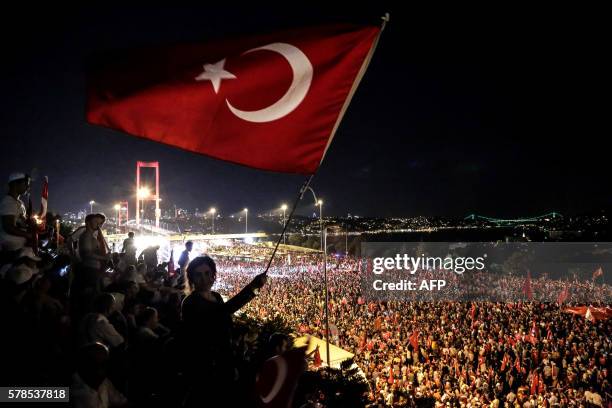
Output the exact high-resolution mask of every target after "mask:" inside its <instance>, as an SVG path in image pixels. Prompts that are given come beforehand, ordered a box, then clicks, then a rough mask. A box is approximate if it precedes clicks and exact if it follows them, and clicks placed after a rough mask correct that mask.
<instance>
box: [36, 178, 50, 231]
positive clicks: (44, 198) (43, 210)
mask: <svg viewBox="0 0 612 408" xmlns="http://www.w3.org/2000/svg"><path fill="white" fill-rule="evenodd" d="M48 200H49V178H48V177H47V176H45V178H44V179H43V184H42V192H41V195H40V213H39V214H38V218H39V219H40V221H41V228H40V229H42V230H44V229H45V224H46V217H47V202H48Z"/></svg>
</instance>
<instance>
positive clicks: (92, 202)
mask: <svg viewBox="0 0 612 408" xmlns="http://www.w3.org/2000/svg"><path fill="white" fill-rule="evenodd" d="M95 203H96V202H95V201H94V200H91V201H90V202H89V213H90V214H93V205H94V204H95Z"/></svg>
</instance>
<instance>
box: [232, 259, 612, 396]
mask: <svg viewBox="0 0 612 408" xmlns="http://www.w3.org/2000/svg"><path fill="white" fill-rule="evenodd" d="M308 265H310V266H309V267H307V271H305V272H300V273H296V274H293V275H287V276H282V277H277V278H275V279H272V280H271V281H270V283H269V285H268V286H267V287H266V288H264V289H263V291H262V294H261V295H260V296H259V297H258V298H257V299H256V300H255V301H254V302H251V303H250V304H249V305H247V306H246V311H247V313H248V314H250V315H252V316H256V317H258V318H260V319H268V318H273V317H277V316H281V317H282V318H284V319H287V320H288V321H289V322H290V324H291V325H292V326H293V327H294V328H295V329H296V331H297V332H299V333H304V334H305V333H309V334H312V335H315V336H318V337H325V326H324V315H323V310H324V299H325V297H324V289H323V276H322V269H323V268H322V267H321V265H320V264H317V263H316V259H312V260H311V261H310V262H309V263H308ZM229 267H230V268H231V265H229ZM361 273H362V272H360V266H359V262H358V261H357V260H355V259H348V258H347V259H343V260H339V261H336V262H334V263H332V264H330V265H328V280H329V285H328V286H329V292H330V301H329V310H330V323H331V324H330V327H331V329H330V337H331V341H332V342H333V343H335V344H337V345H338V346H340V347H342V348H344V349H346V350H348V351H350V352H352V353H354V354H355V358H356V362H357V363H358V365H359V366H360V368H361V369H362V370H363V373H364V375H365V376H366V378H367V379H368V381H369V383H370V388H371V392H370V395H369V399H370V400H371V402H372V403H373V404H380V405H387V406H404V405H406V404H408V405H410V404H415V403H416V402H415V401H420V402H423V401H426V400H428V399H430V400H431V403H432V405H437V406H457V407H462V406H492V407H496V406H517V404H518V406H521V407H536V406H537V407H540V406H542V407H543V406H587V405H588V404H591V405H592V406H604V405H603V403H604V402H603V401H604V400H609V396H610V392H611V389H610V384H609V377H608V375H609V374H608V371H609V370H608V362H609V353H610V351H611V346H612V343H611V339H610V323H609V321H606V320H601V321H595V322H591V321H588V320H586V319H584V318H583V317H578V316H576V315H574V314H569V313H565V312H564V311H563V307H560V306H559V305H558V304H556V303H554V302H553V303H540V302H514V303H493V302H478V303H471V302H468V303H465V302H403V301H395V302H367V301H366V300H365V299H364V298H363V296H362V292H361V286H360V281H361V280H360V274H361ZM248 278H249V275H248V274H240V273H231V274H229V273H228V274H226V275H225V276H224V282H225V283H226V285H227V288H229V289H230V290H229V293H231V288H233V287H240V286H241V285H242V284H243V283H244V281H245V280H248ZM520 282H521V284H522V280H520ZM515 283H516V284H517V285H516V286H518V289H517V291H520V290H522V289H521V284H518V282H515ZM564 285H565V283H559V282H554V281H545V280H543V279H538V280H534V281H533V286H534V288H535V290H536V291H537V292H538V293H539V292H542V293H544V292H545V291H553V290H554V291H555V296H556V295H557V294H558V291H557V289H558V290H559V291H560V290H563V289H564V287H565V286H564ZM591 290H592V288H591V286H590V285H575V286H573V288H572V291H573V295H574V296H576V297H579V296H580V295H581V294H580V292H581V291H587V292H589V293H590V291H591ZM229 293H228V294H229Z"/></svg>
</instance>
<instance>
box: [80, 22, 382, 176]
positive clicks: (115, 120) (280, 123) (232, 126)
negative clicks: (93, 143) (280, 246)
mask: <svg viewBox="0 0 612 408" xmlns="http://www.w3.org/2000/svg"><path fill="white" fill-rule="evenodd" d="M380 31H381V27H377V26H354V25H328V26H323V27H317V28H306V29H298V30H293V31H288V32H282V33H273V34H267V35H255V36H248V37H243V38H238V39H234V40H220V41H216V42H211V43H208V44H195V45H181V46H173V47H166V48H160V49H148V50H144V51H139V52H135V51H131V52H130V53H129V55H127V56H119V57H117V56H113V58H109V59H108V60H106V61H104V62H103V63H101V64H98V65H97V67H96V69H95V71H94V72H93V73H92V75H91V78H90V83H89V98H88V106H87V120H88V121H89V122H90V123H92V124H96V125H101V126H106V127H110V128H113V129H118V130H122V131H124V132H127V133H129V134H132V135H134V136H139V137H143V138H146V139H151V140H154V141H157V142H161V143H165V144H168V145H172V146H176V147H179V148H182V149H185V150H189V151H192V152H197V153H201V154H205V155H207V156H211V157H215V158H217V159H221V160H225V161H229V162H233V163H238V164H242V165H246V166H250V167H254V168H258V169H264V170H271V171H278V172H287V173H299V174H313V173H314V172H315V171H316V170H317V168H318V167H319V164H320V163H321V160H322V159H323V156H324V154H325V152H326V150H327V148H328V146H329V144H330V143H331V140H332V138H333V135H334V133H335V131H336V129H337V127H338V125H339V123H340V120H341V119H342V115H343V114H344V112H345V110H346V108H347V105H348V103H349V102H350V99H351V97H352V95H353V93H354V92H355V90H356V88H357V85H358V84H359V81H360V80H361V78H362V76H363V74H364V73H365V70H366V68H367V65H368V62H369V60H370V58H371V54H372V53H373V51H374V46H375V44H376V40H377V38H378V35H379V33H380Z"/></svg>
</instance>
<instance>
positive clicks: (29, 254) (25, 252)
mask: <svg viewBox="0 0 612 408" xmlns="http://www.w3.org/2000/svg"><path fill="white" fill-rule="evenodd" d="M19 258H29V259H31V260H33V261H36V262H38V261H40V260H41V258H39V257H37V256H36V255H34V250H33V249H32V248H30V247H23V248H21V250H20V251H19V253H18V254H17V259H19Z"/></svg>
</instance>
